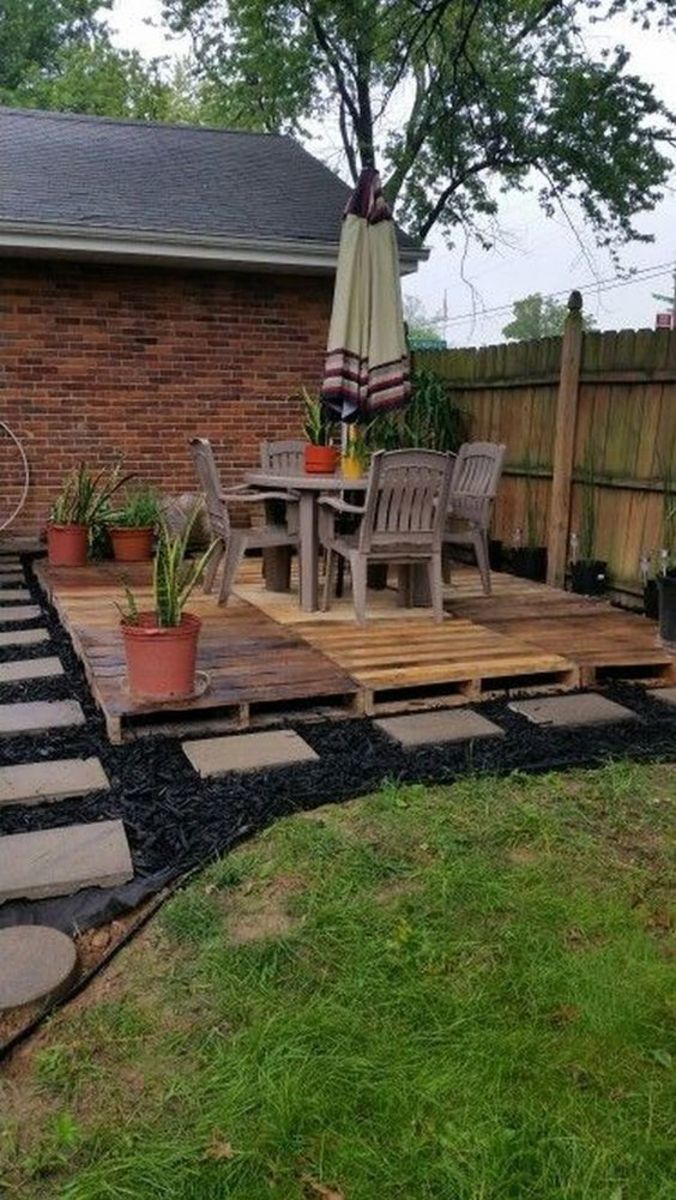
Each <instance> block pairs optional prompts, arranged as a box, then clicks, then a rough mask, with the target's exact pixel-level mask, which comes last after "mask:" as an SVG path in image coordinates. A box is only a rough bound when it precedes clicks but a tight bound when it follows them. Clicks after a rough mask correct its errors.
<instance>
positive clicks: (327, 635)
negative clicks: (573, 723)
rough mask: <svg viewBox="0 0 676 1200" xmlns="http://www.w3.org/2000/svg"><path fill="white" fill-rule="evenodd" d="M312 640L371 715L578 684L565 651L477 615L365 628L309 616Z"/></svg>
mask: <svg viewBox="0 0 676 1200" xmlns="http://www.w3.org/2000/svg"><path fill="white" fill-rule="evenodd" d="M294 629H295V631H296V633H299V634H300V635H301V636H302V637H304V638H305V639H306V640H307V641H308V642H310V643H311V644H312V645H313V646H315V647H317V649H319V650H321V651H322V652H323V653H324V654H325V655H327V656H328V657H329V658H331V659H332V660H333V662H335V663H336V664H337V665H338V666H339V667H341V668H342V669H343V670H344V671H347V672H348V673H349V674H350V675H351V676H352V678H353V679H355V680H356V681H357V682H358V683H359V685H360V688H361V690H362V703H363V710H364V712H365V713H366V714H372V713H384V712H401V711H412V710H414V709H415V708H431V707H440V706H443V707H450V706H454V705H457V704H467V703H469V702H470V701H472V700H485V699H488V698H489V697H492V696H494V695H506V694H515V693H519V694H520V693H523V692H531V693H533V692H538V691H543V690H550V689H552V688H556V689H565V690H568V689H570V688H574V687H577V686H578V684H579V679H580V676H579V671H578V669H577V667H576V666H575V664H574V663H572V662H570V661H569V660H568V659H566V658H565V657H564V656H563V655H560V654H551V653H548V652H544V653H543V652H541V651H538V650H534V649H533V647H532V646H528V645H526V644H525V643H523V642H521V641H519V640H517V639H515V638H513V637H505V636H503V635H501V634H496V633H494V632H492V631H491V630H487V629H485V628H483V627H482V626H481V625H477V624H475V623H474V622H472V621H467V620H446V621H444V622H443V623H442V624H440V625H435V624H434V623H433V622H432V621H431V620H430V619H429V618H423V619H420V618H418V619H417V620H413V619H411V617H410V616H408V617H407V618H404V619H400V620H397V619H391V620H388V621H373V622H372V623H370V624H369V625H367V626H365V627H360V626H357V625H355V624H354V623H352V624H347V623H345V622H342V621H336V622H327V621H323V622H313V621H308V622H306V623H305V624H302V625H298V624H297V625H295V626H294Z"/></svg>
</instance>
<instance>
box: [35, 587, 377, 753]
mask: <svg viewBox="0 0 676 1200" xmlns="http://www.w3.org/2000/svg"><path fill="white" fill-rule="evenodd" d="M36 575H37V578H38V580H39V582H40V585H41V587H42V588H43V590H44V591H45V593H46V594H47V595H48V596H49V598H50V599H51V601H52V603H53V604H54V606H55V608H56V610H57V612H58V614H59V617H60V619H61V621H62V623H63V625H64V627H65V628H66V629H67V631H68V633H69V634H70V636H71V638H72V641H73V645H74V647H75V650H76V653H77V654H78V656H79V658H80V659H81V661H82V663H83V666H84V670H85V673H86V676H87V681H88V683H89V686H90V688H91V690H92V694H93V696H94V699H95V700H96V702H97V704H98V705H99V707H100V709H101V711H102V713H103V716H104V718H105V721H106V728H107V732H108V737H109V739H110V741H111V742H114V743H119V742H121V741H124V740H127V739H131V738H134V737H140V736H144V735H147V734H151V733H153V732H155V733H156V732H166V731H167V730H170V731H171V732H172V733H177V734H178V733H182V732H188V731H189V732H192V733H195V732H197V733H201V732H218V731H224V730H230V729H233V730H234V729H247V728H250V727H252V726H256V725H262V724H269V723H270V724H272V723H275V722H276V721H279V720H280V718H281V717H285V718H286V717H288V716H289V715H290V714H292V713H294V712H295V711H298V712H301V713H302V712H303V711H304V710H306V709H307V708H308V707H309V708H310V709H311V711H312V713H313V714H314V715H318V714H321V713H329V714H332V715H335V714H336V712H342V713H343V715H347V714H349V713H351V712H353V711H358V708H359V701H360V696H359V692H360V689H359V685H358V684H357V683H355V682H354V680H352V678H351V677H350V676H349V675H347V674H346V673H345V672H344V671H342V670H340V668H339V667H337V666H336V665H335V664H334V663H333V662H332V661H331V660H330V659H328V658H327V657H326V656H325V655H323V654H321V653H320V652H319V651H318V650H316V649H314V647H312V646H311V645H310V644H308V643H307V642H306V641H304V640H303V639H301V638H299V637H298V636H297V635H296V634H295V633H294V631H293V630H291V629H285V628H284V627H283V626H281V625H279V624H278V623H277V622H276V621H273V620H271V619H270V618H269V617H266V616H265V614H264V613H262V612H260V611H258V610H257V609H256V608H253V607H252V606H251V605H249V604H245V603H244V602H242V601H237V600H233V601H232V602H231V603H230V604H229V605H228V607H227V609H224V608H219V607H218V605H217V604H216V603H215V601H214V600H213V599H212V598H211V597H208V596H202V595H200V594H197V593H196V594H195V596H194V598H191V602H190V608H191V611H192V612H195V613H196V614H197V615H198V616H199V617H201V619H202V623H203V624H202V633H201V636H200V646H199V654H198V663H197V666H198V670H201V671H204V672H206V673H207V675H208V677H209V687H208V689H207V691H206V692H205V693H204V695H202V696H200V697H199V698H196V699H193V700H188V701H183V702H174V701H172V702H171V703H168V704H162V705H158V704H149V703H139V702H138V701H135V700H133V699H132V698H131V696H130V695H129V693H128V691H127V689H126V674H125V665H124V649H123V645H122V636H121V634H120V631H119V625H118V622H119V613H118V612H117V609H116V608H115V605H114V600H121V599H122V589H121V584H120V571H119V568H113V567H112V566H107V565H103V566H96V567H87V568H83V569H76V570H72V569H71V570H64V569H59V570H53V569H52V570H50V569H49V568H48V567H47V566H46V565H44V564H38V565H37V566H36ZM125 575H126V576H127V578H128V579H129V580H130V582H131V584H132V587H133V589H134V592H135V594H136V595H137V597H138V599H139V603H140V606H141V607H143V600H144V596H146V597H149V595H150V590H149V586H148V583H149V568H147V567H145V566H141V567H133V568H131V569H125Z"/></svg>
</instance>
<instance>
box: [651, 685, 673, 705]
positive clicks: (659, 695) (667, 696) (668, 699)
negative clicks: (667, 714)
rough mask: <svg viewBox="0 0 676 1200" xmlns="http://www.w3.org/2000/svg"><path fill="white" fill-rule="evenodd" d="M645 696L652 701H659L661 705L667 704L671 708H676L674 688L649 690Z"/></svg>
mask: <svg viewBox="0 0 676 1200" xmlns="http://www.w3.org/2000/svg"><path fill="white" fill-rule="evenodd" d="M647 694H648V695H649V696H650V697H651V699H652V700H659V701H661V703H662V704H668V705H670V707H671V708H676V687H668V688H651V689H650V691H649V692H648V693H647Z"/></svg>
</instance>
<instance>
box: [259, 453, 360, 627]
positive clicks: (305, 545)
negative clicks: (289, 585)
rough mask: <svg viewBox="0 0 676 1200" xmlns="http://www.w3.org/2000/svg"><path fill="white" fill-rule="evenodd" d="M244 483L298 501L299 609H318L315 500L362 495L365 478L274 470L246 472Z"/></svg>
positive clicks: (317, 543) (317, 551)
mask: <svg viewBox="0 0 676 1200" xmlns="http://www.w3.org/2000/svg"><path fill="white" fill-rule="evenodd" d="M244 482H245V483H248V484H251V486H252V487H257V488H262V489H264V488H271V489H273V490H274V491H280V490H293V491H294V492H298V493H299V494H300V500H299V502H298V537H299V551H300V607H301V608H302V609H303V612H316V611H317V609H318V608H319V532H318V516H317V513H318V503H317V502H318V500H319V497H320V496H325V495H327V494H330V493H335V492H364V491H366V486H367V483H368V479H367V478H364V479H344V478H343V476H342V475H305V474H299V475H279V474H278V473H276V472H273V471H247V472H246V474H245V476H244Z"/></svg>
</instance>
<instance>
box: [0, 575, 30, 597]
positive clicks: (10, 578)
mask: <svg viewBox="0 0 676 1200" xmlns="http://www.w3.org/2000/svg"><path fill="white" fill-rule="evenodd" d="M25 582H26V581H25V579H24V577H23V571H0V589H1V588H4V587H5V585H6V584H8V583H25ZM6 594H7V593H6V592H4V593H3V592H2V591H0V595H6Z"/></svg>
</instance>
